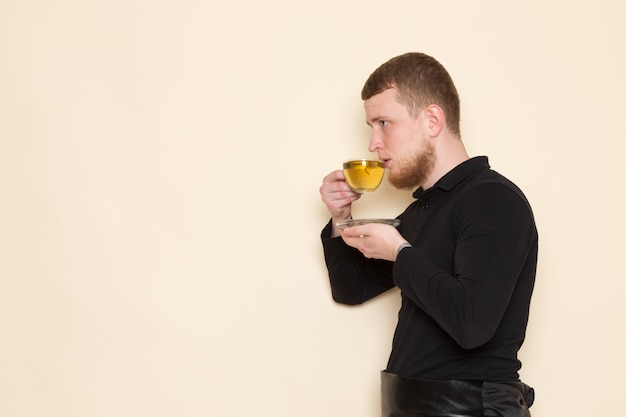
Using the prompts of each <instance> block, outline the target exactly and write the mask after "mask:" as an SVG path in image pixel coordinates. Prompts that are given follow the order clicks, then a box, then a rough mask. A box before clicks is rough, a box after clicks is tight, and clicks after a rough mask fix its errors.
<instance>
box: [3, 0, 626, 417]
mask: <svg viewBox="0 0 626 417" xmlns="http://www.w3.org/2000/svg"><path fill="white" fill-rule="evenodd" d="M624 4H625V3H624V2H623V1H621V0H596V1H593V2H592V1H570V0H549V1H541V2H539V1H530V2H503V1H496V0H482V1H475V2H464V1H450V0H448V1H439V2H423V1H393V0H392V1H388V2H386V3H381V2H373V1H355V0H352V1H345V2H337V1H329V0H318V1H316V2H287V1H279V0H267V1H264V2H255V1H239V2H228V4H227V3H226V2H219V3H218V2H210V1H209V2H207V1H200V0H178V1H168V0H157V1H147V0H124V1H121V0H112V1H111V0H109V1H106V2H105V1H96V0H84V1H77V0H63V1H60V0H47V1H43V0H39V1H37V0H19V1H18V0H2V1H1V2H0V416H1V417H31V416H32V417H41V416H48V417H56V416H59V417H84V416H89V417H104V416H118V417H126V416H129V417H130V416H133V417H137V416H150V417H172V416H212V415H219V416H246V415H255V416H271V417H280V416H289V417H293V416H301V417H307V416H361V417H374V416H377V415H379V391H378V390H379V386H378V372H379V370H380V369H382V368H384V366H385V363H386V358H387V355H388V353H389V345H390V340H391V335H392V333H393V327H394V322H395V315H396V311H397V308H398V294H397V292H394V291H391V292H390V293H389V294H386V295H384V296H382V297H381V298H380V299H377V300H373V301H371V302H369V303H367V304H366V305H364V306H361V307H353V308H348V307H343V306H339V305H336V304H334V303H333V302H332V301H331V299H330V294H329V289H328V284H327V280H326V275H325V267H324V264H323V258H322V253H321V247H320V243H319V232H320V230H321V228H322V226H323V225H324V224H325V222H326V221H327V214H326V212H325V208H324V206H323V204H322V202H321V201H320V199H319V194H318V188H319V185H320V184H321V179H322V177H323V176H324V175H325V174H326V173H327V172H329V171H330V170H332V169H336V168H338V167H339V164H340V162H341V161H342V160H344V159H347V158H350V157H353V156H361V155H367V149H366V148H367V141H368V130H367V127H366V126H365V124H364V121H363V111H362V103H361V101H360V98H359V93H360V88H361V86H362V84H363V82H364V80H365V79H366V77H367V76H368V75H369V73H370V72H371V71H373V70H374V69H375V68H376V67H377V66H378V65H379V64H381V63H382V62H384V61H386V60H387V59H388V58H391V57H392V56H395V55H397V54H400V53H403V52H406V51H415V50H417V51H424V52H426V53H429V54H431V55H433V56H435V57H436V58H438V59H439V60H440V61H441V62H442V63H443V64H444V65H445V66H446V67H447V68H448V70H449V71H450V73H451V74H452V76H453V78H454V79H455V81H456V83H457V87H458V89H459V92H460V94H461V100H462V129H463V137H464V140H465V142H466V144H467V147H468V149H469V151H470V153H471V154H472V155H479V154H486V155H489V157H490V161H491V164H492V166H493V167H494V168H495V169H497V170H498V171H500V172H502V173H503V174H505V175H506V176H508V177H509V178H510V179H512V180H514V181H515V182H517V183H518V185H520V186H521V187H522V188H523V189H524V191H525V192H526V194H527V196H528V198H529V199H530V201H531V202H532V204H533V206H534V209H535V214H536V218H537V223H538V226H539V229H540V234H541V253H540V264H539V271H538V279H537V286H536V292H535V297H534V300H533V306H532V315H531V321H530V324H529V329H528V339H527V343H526V344H525V346H524V347H523V350H522V352H521V357H522V360H523V361H524V368H523V369H522V377H523V379H524V380H525V381H526V382H528V383H530V384H531V385H534V386H535V388H536V390H537V403H536V405H535V406H534V407H533V410H534V411H533V416H536V417H542V416H555V415H561V416H570V417H574V416H581V417H582V416H588V415H595V416H603V415H615V414H617V413H618V410H622V409H623V406H622V401H621V400H622V398H621V391H622V385H623V381H622V376H623V374H624V373H625V372H626V361H625V360H624V351H626V336H625V335H624V324H623V323H624V319H625V318H626V303H624V298H625V296H626V288H625V287H626V284H625V279H624V278H625V277H626V271H625V266H624V262H623V259H624V250H625V249H626V243H625V238H624V235H625V233H626V224H625V222H624V214H623V213H624V212H625V209H626V207H625V206H626V204H625V203H624V197H623V182H624V179H625V169H624V162H623V155H624V151H625V150H626V147H625V145H624V138H625V133H626V129H625V127H624V109H625V104H626V103H625V101H624V97H625V96H626V83H625V82H624V75H623V74H625V73H626V53H625V41H626V28H625V26H624V25H623V22H624V19H625V18H626V6H625V5H624ZM409 201H410V195H409V193H406V192H399V191H396V190H394V189H392V187H390V186H389V185H388V184H386V183H385V185H384V186H383V187H382V189H381V190H380V191H378V192H377V193H375V194H372V195H368V196H365V198H363V199H362V200H360V201H359V202H358V203H356V205H355V212H356V215H359V216H367V215H373V216H381V217H382V216H395V215H396V214H398V213H399V212H400V210H402V208H403V207H404V206H405V205H406V204H407V203H408V202H409Z"/></svg>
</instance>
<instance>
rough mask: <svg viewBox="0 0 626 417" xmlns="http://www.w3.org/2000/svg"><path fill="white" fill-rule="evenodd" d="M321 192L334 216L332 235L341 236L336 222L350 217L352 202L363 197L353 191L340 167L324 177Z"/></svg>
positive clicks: (323, 199)
mask: <svg viewBox="0 0 626 417" xmlns="http://www.w3.org/2000/svg"><path fill="white" fill-rule="evenodd" d="M320 194H321V196H322V201H323V202H324V204H326V207H327V208H328V211H329V212H330V215H331V216H332V218H333V232H332V236H333V237H336V236H339V234H340V233H341V231H340V230H339V228H337V226H336V223H337V222H339V221H342V220H346V219H349V218H350V216H351V213H352V203H353V202H354V201H356V200H358V199H359V198H361V194H359V193H355V192H354V191H352V189H351V188H350V186H349V185H348V183H346V177H345V176H344V175H343V171H342V170H340V169H338V170H336V171H333V172H331V173H330V174H328V175H327V176H325V177H324V180H323V182H322V186H321V187H320Z"/></svg>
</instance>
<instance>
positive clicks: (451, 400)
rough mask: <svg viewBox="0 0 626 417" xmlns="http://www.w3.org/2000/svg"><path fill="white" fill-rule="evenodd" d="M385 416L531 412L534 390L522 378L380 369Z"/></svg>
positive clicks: (461, 416) (511, 415)
mask: <svg viewBox="0 0 626 417" xmlns="http://www.w3.org/2000/svg"><path fill="white" fill-rule="evenodd" d="M381 394H382V395H381V400H382V404H381V405H382V417H487V416H507V417H517V416H520V417H524V416H529V415H530V413H529V412H528V407H529V406H530V405H531V404H532V401H533V396H534V391H533V390H532V388H530V387H529V386H528V385H526V384H523V383H521V382H512V383H493V382H481V381H459V380H450V381H440V380H424V379H415V378H406V377H402V376H399V375H395V374H392V373H389V372H385V371H383V372H381Z"/></svg>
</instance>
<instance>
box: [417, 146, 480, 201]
mask: <svg viewBox="0 0 626 417" xmlns="http://www.w3.org/2000/svg"><path fill="white" fill-rule="evenodd" d="M489 168H490V166H489V159H488V158H487V157H486V156H476V157H474V158H470V159H468V160H467V161H465V162H462V163H460V164H459V165H457V166H456V167H454V168H452V170H450V171H449V172H448V173H447V174H445V175H444V176H443V177H441V178H440V179H439V180H438V181H437V182H436V183H435V185H433V186H432V187H431V188H429V189H427V190H424V189H423V188H422V187H420V188H418V189H417V190H415V192H414V193H413V197H414V198H417V199H421V198H422V197H423V196H424V193H429V192H430V191H431V190H433V189H441V190H443V191H450V190H452V189H453V188H454V187H455V186H456V185H457V184H458V183H460V182H461V181H463V180H464V179H465V178H467V177H468V176H470V175H471V174H472V173H474V172H475V171H478V170H482V169H489Z"/></svg>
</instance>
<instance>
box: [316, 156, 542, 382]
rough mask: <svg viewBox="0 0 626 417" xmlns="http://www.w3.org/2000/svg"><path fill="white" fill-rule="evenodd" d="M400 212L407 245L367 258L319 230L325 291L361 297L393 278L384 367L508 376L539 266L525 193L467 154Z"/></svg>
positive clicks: (346, 298)
mask: <svg viewBox="0 0 626 417" xmlns="http://www.w3.org/2000/svg"><path fill="white" fill-rule="evenodd" d="M413 196H414V197H415V198H416V201H415V202H414V203H412V204H411V205H410V206H409V207H407V209H406V210H405V211H404V212H403V213H402V214H401V215H400V216H399V217H398V218H399V219H400V220H401V224H400V226H398V230H399V231H400V233H401V234H402V236H404V238H405V239H407V240H408V241H409V242H410V243H411V245H412V247H409V248H405V249H403V250H402V251H401V252H400V254H399V255H398V258H397V259H396V262H389V261H383V260H375V259H367V258H365V257H364V256H363V255H362V254H361V253H360V252H359V251H357V250H356V249H354V248H351V247H349V246H347V245H346V244H345V243H344V242H343V240H342V239H341V238H333V239H331V238H330V237H329V236H330V230H331V229H330V224H329V225H327V226H326V228H325V229H324V231H323V232H322V243H323V247H324V255H325V259H326V265H327V267H328V272H329V277H330V283H331V289H332V293H333V298H334V299H335V300H336V301H337V302H340V303H344V304H360V303H363V302H365V301H367V300H369V299H371V298H373V297H375V296H377V295H379V294H381V293H382V292H384V291H387V290H388V289H390V288H392V287H394V286H398V288H399V289H400V290H401V295H402V307H401V309H400V312H399V315H398V324H397V327H396V331H395V335H394V339H393V346H392V351H391V355H390V358H389V362H388V364H387V371H388V372H393V373H396V374H398V375H402V376H408V377H416V378H424V379H464V380H482V381H516V380H518V379H519V375H518V370H519V369H520V367H521V363H520V362H519V360H518V359H517V352H518V350H519V348H520V347H521V345H522V342H523V341H524V336H525V332H526V324H527V322H528V311H529V306H530V299H531V294H532V291H533V286H534V281H535V270H536V266H537V240H538V239H537V230H536V227H535V223H534V218H533V214H532V210H531V208H530V205H529V204H528V201H527V200H526V198H525V197H524V195H523V193H522V192H521V191H520V190H519V189H518V188H517V187H516V186H515V185H514V184H513V183H512V182H510V181H509V180H507V179H506V178H504V177H503V176H502V175H500V174H498V173H497V172H495V171H493V170H491V169H490V167H489V162H488V159H487V157H476V158H472V159H470V160H468V161H466V162H464V163H462V164H460V165H459V166H457V167H456V168H454V169H453V170H452V171H450V172H449V173H447V174H446V175H445V176H443V177H442V178H441V179H440V180H439V181H437V183H436V184H435V185H434V186H433V187H431V188H429V189H428V190H423V189H421V188H420V189H418V190H417V191H416V192H415V193H414V194H413Z"/></svg>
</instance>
